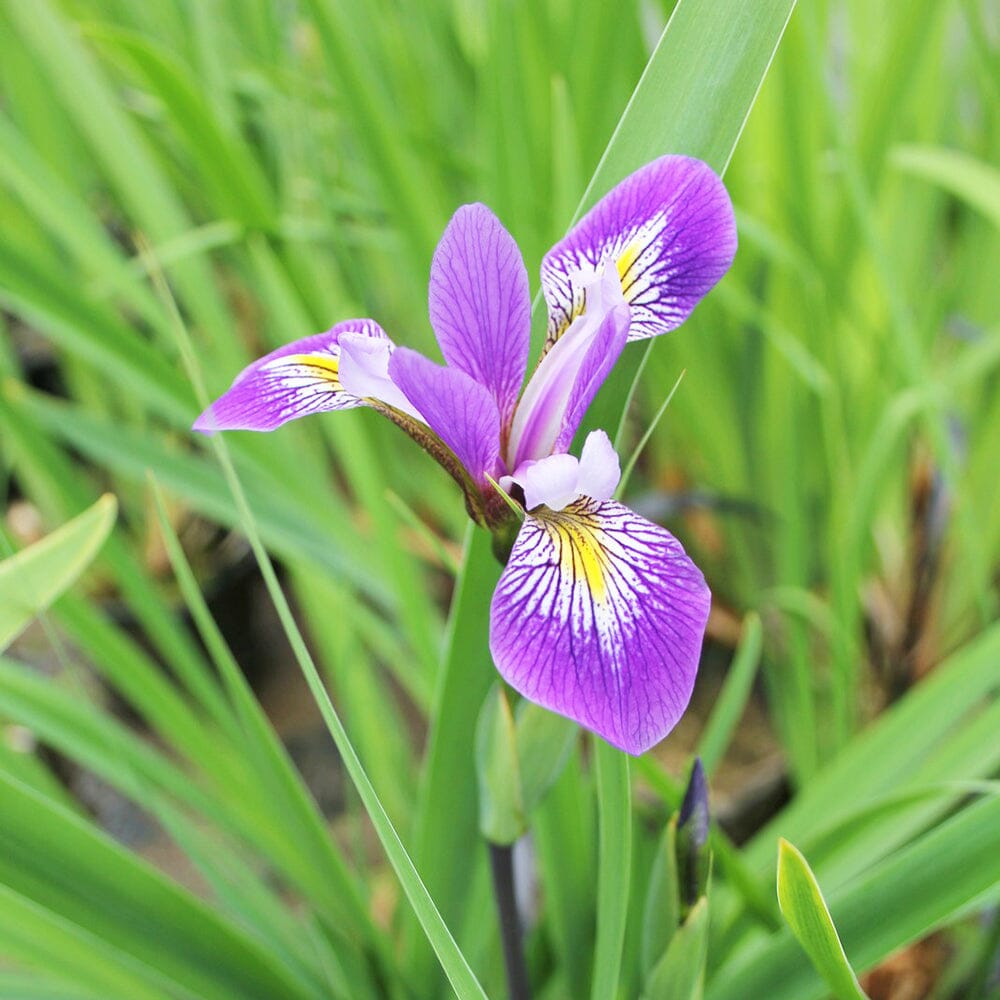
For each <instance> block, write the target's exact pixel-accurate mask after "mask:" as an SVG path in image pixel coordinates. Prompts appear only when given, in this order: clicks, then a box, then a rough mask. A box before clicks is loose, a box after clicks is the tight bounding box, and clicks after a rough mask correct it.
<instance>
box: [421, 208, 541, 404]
mask: <svg viewBox="0 0 1000 1000" xmlns="http://www.w3.org/2000/svg"><path fill="white" fill-rule="evenodd" d="M429 305H430V316H431V325H432V326H433V327H434V332H435V333H436V334H437V339H438V343H439V344H440V345H441V351H442V353H443V354H444V357H445V360H446V361H447V362H448V364H449V365H450V366H451V367H453V368H458V369H459V370H461V371H463V372H465V374H466V375H470V376H471V377H472V378H474V379H475V380H476V381H477V382H479V383H480V384H481V385H484V386H486V388H487V389H489V391H490V392H491V393H492V395H493V398H494V400H496V404H497V408H498V409H499V411H500V416H501V419H502V420H503V421H504V422H506V421H507V420H508V419H509V418H510V415H511V413H512V412H513V410H514V404H515V403H516V402H517V394H518V393H519V392H520V390H521V383H522V382H523V381H524V373H525V369H526V367H527V364H528V342H529V338H530V334H531V299H530V296H529V293H528V272H527V271H526V270H525V268H524V261H523V260H522V259H521V252H520V251H519V250H518V248H517V244H516V243H515V242H514V240H513V238H512V237H511V235H510V233H508V232H507V230H506V229H504V227H503V226H502V225H501V223H500V220H499V219H498V218H497V217H496V216H495V215H494V214H493V213H492V212H491V211H490V210H489V209H488V208H487V207H486V206H485V205H478V204H477V205H463V206H462V208H460V209H459V210H458V211H457V212H456V213H455V214H454V215H453V216H452V219H451V222H449V223H448V228H447V229H445V231H444V235H443V236H442V237H441V242H440V243H439V244H438V247H437V250H436V251H435V253H434V261H433V263H432V264H431V281H430V292H429Z"/></svg>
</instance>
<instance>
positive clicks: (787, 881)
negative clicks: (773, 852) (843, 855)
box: [778, 840, 866, 1000]
mask: <svg viewBox="0 0 1000 1000" xmlns="http://www.w3.org/2000/svg"><path fill="white" fill-rule="evenodd" d="M778 904H779V905H780V907H781V912H782V914H783V915H784V918H785V920H787V921H788V926H789V927H791V929H792V933H793V934H794V935H795V937H796V938H797V939H798V942H799V944H800V945H802V948H803V950H804V951H805V953H806V954H807V955H808V956H809V960H810V961H811V962H812V964H813V965H814V966H815V967H816V971H817V972H818V973H819V974H820V975H821V976H822V977H823V978H824V979H825V980H826V981H827V983H829V985H830V989H831V990H833V993H834V995H835V996H836V997H837V1000H866V996H865V992H864V990H862V989H861V986H860V984H859V983H858V979H857V976H855V975H854V970H853V969H852V968H851V964H850V962H849V961H848V960H847V955H846V953H845V952H844V946H843V945H842V944H841V943H840V938H839V937H838V936H837V928H836V927H834V926H833V918H832V917H831V916H830V911H829V910H828V909H827V908H826V902H825V901H824V899H823V893H822V892H821V891H820V887H819V883H818V882H817V881H816V876H815V875H813V873H812V869H811V868H810V867H809V862H807V861H806V859H805V858H804V857H803V856H802V854H801V852H800V851H799V850H798V848H796V847H794V846H793V845H792V844H790V843H788V841H787V840H781V841H779V843H778Z"/></svg>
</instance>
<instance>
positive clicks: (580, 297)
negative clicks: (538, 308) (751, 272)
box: [542, 156, 736, 345]
mask: <svg viewBox="0 0 1000 1000" xmlns="http://www.w3.org/2000/svg"><path fill="white" fill-rule="evenodd" d="M735 253H736V222H735V217H734V215H733V207H732V204H731V202H730V200H729V195H728V194H727V193H726V189H725V187H723V184H722V181H721V180H720V179H719V178H718V176H717V175H716V174H715V173H714V172H713V171H712V169H711V168H710V167H709V166H708V165H707V164H705V163H702V162H701V161H700V160H694V159H691V158H689V157H686V156H663V157H660V159H658V160H654V161H653V162H652V163H649V164H647V165H646V166H644V167H642V168H641V169H639V170H637V171H636V172H635V173H634V174H632V175H631V176H629V177H627V178H625V180H624V181H622V182H621V184H619V185H618V186H617V187H616V188H614V189H613V190H612V191H611V192H610V193H609V194H607V195H606V196H605V197H604V198H602V199H601V200H600V201H599V202H598V203H597V204H596V205H595V206H594V207H593V208H592V209H591V210H590V211H589V212H588V213H587V214H586V215H585V216H584V217H583V219H581V220H580V222H579V223H578V224H577V225H576V226H575V227H574V228H573V229H572V230H571V231H570V233H569V234H568V235H567V236H566V237H565V239H563V240H561V241H560V242H559V243H557V244H556V245H555V246H554V247H553V248H552V249H551V250H550V251H549V252H548V253H547V254H546V255H545V259H544V260H543V261H542V290H543V292H544V293H545V301H546V302H547V303H548V307H549V331H548V343H549V344H550V345H551V344H552V343H555V341H557V340H558V339H559V338H560V337H561V336H562V334H563V333H564V331H565V330H566V329H567V327H569V325H570V323H571V322H572V321H573V320H574V319H575V318H576V317H577V316H578V315H579V314H580V312H581V310H582V309H583V305H584V294H583V286H582V284H581V281H580V275H581V273H583V274H592V273H594V272H599V271H601V270H602V269H603V268H605V267H608V266H611V265H613V266H615V267H616V268H617V270H618V274H619V277H620V279H621V284H622V292H623V294H624V296H625V301H626V302H627V303H628V304H629V306H630V307H631V310H632V323H631V326H630V328H629V340H630V341H631V340H642V339H645V338H647V337H655V336H657V335H658V334H661V333H666V332H667V331H668V330H673V329H674V328H675V327H677V326H680V324H681V323H683V322H684V320H685V319H687V317H688V316H689V315H690V314H691V311H692V310H693V309H694V307H695V306H696V305H697V304H698V302H699V301H700V300H701V299H702V297H703V296H704V295H705V294H706V293H707V292H709V291H710V290H711V288H712V287H713V286H714V285H715V283H716V282H717V281H718V280H719V279H720V278H721V277H722V275H724V274H725V273H726V271H727V270H728V269H729V265H730V264H731V263H732V260H733V256H734V255H735Z"/></svg>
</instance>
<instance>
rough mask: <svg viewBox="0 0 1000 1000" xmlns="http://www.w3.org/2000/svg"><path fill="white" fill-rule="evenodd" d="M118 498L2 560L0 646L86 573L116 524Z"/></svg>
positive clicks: (107, 498)
mask: <svg viewBox="0 0 1000 1000" xmlns="http://www.w3.org/2000/svg"><path fill="white" fill-rule="evenodd" d="M117 510H118V504H117V501H116V500H115V498H114V497H113V496H110V495H108V496H103V497H101V499H100V500H98V501H97V503H95V504H94V505H93V507H91V508H90V509H89V510H85V511H84V512H83V513H82V514H80V515H79V517H75V518H74V519H73V520H72V521H70V522H69V524H66V525H63V527H61V528H58V529H57V530H56V531H53V532H52V534H51V535H49V536H48V537H47V538H43V539H42V540H41V541H39V542H36V543H35V544H34V545H32V546H30V547H29V548H27V549H25V550H24V551H23V552H19V553H17V555H15V556H11V558H9V559H7V560H6V561H4V562H2V563H0V649H5V648H6V647H7V646H8V645H9V644H10V643H11V642H12V641H13V640H14V639H15V638H16V636H17V634H18V633H19V632H20V631H21V630H22V629H23V628H24V627H25V626H26V625H27V624H28V623H29V622H30V621H31V619H32V618H34V617H35V615H37V614H40V613H41V612H42V611H44V610H45V609H46V608H47V607H48V606H49V605H50V604H51V603H52V601H54V600H55V599H56V598H57V597H58V596H59V595H60V594H61V593H62V592H63V591H64V590H66V588H67V587H69V586H70V585H71V584H72V583H73V581H74V580H75V579H76V578H77V577H78V576H79V575H80V574H81V573H82V572H83V570H84V569H85V568H86V566H87V565H88V563H89V562H90V561H91V559H93V557H94V556H95V555H96V553H97V552H98V550H99V549H100V547H101V546H102V545H103V544H104V541H105V539H106V538H107V537H108V534H109V533H110V531H111V528H112V526H113V525H114V523H115V514H116V512H117Z"/></svg>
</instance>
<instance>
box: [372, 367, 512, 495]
mask: <svg viewBox="0 0 1000 1000" xmlns="http://www.w3.org/2000/svg"><path fill="white" fill-rule="evenodd" d="M389 375H390V377H391V378H392V380H393V382H395V383H396V385H397V386H398V387H399V389H400V390H401V391H402V392H403V393H404V395H405V396H406V398H407V399H408V400H409V401H410V402H411V403H412V404H413V406H415V407H416V408H417V409H418V410H419V411H420V412H421V413H422V414H423V417H424V420H426V422H427V425H428V426H429V427H430V429H431V430H432V431H434V433H435V434H437V436H438V437H439V438H441V440H442V441H443V442H444V443H445V444H446V445H447V446H448V447H449V448H450V449H451V450H452V451H453V452H454V453H455V456H456V457H457V458H458V460H459V461H460V462H461V463H462V465H463V466H464V467H465V469H466V471H467V472H468V473H469V475H470V476H471V477H472V480H473V482H475V483H476V485H477V486H479V487H480V488H483V487H485V486H486V485H487V480H486V475H487V474H489V475H491V476H497V475H498V474H499V472H500V414H499V412H498V411H497V406H496V403H495V402H494V401H493V397H492V396H491V395H490V392H489V390H488V389H487V388H486V387H485V386H483V385H481V384H480V383H479V382H477V381H476V380H475V379H473V378H471V377H470V376H469V375H466V374H465V372H462V371H459V370H458V369H457V368H442V367H441V366H440V365H436V364H434V362H433V361H430V360H429V359H428V358H425V357H424V356H423V355H422V354H419V353H418V352H417V351H411V350H410V349H409V348H408V347H400V348H398V349H397V350H396V351H394V352H393V355H392V358H391V360H390V362H389Z"/></svg>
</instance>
